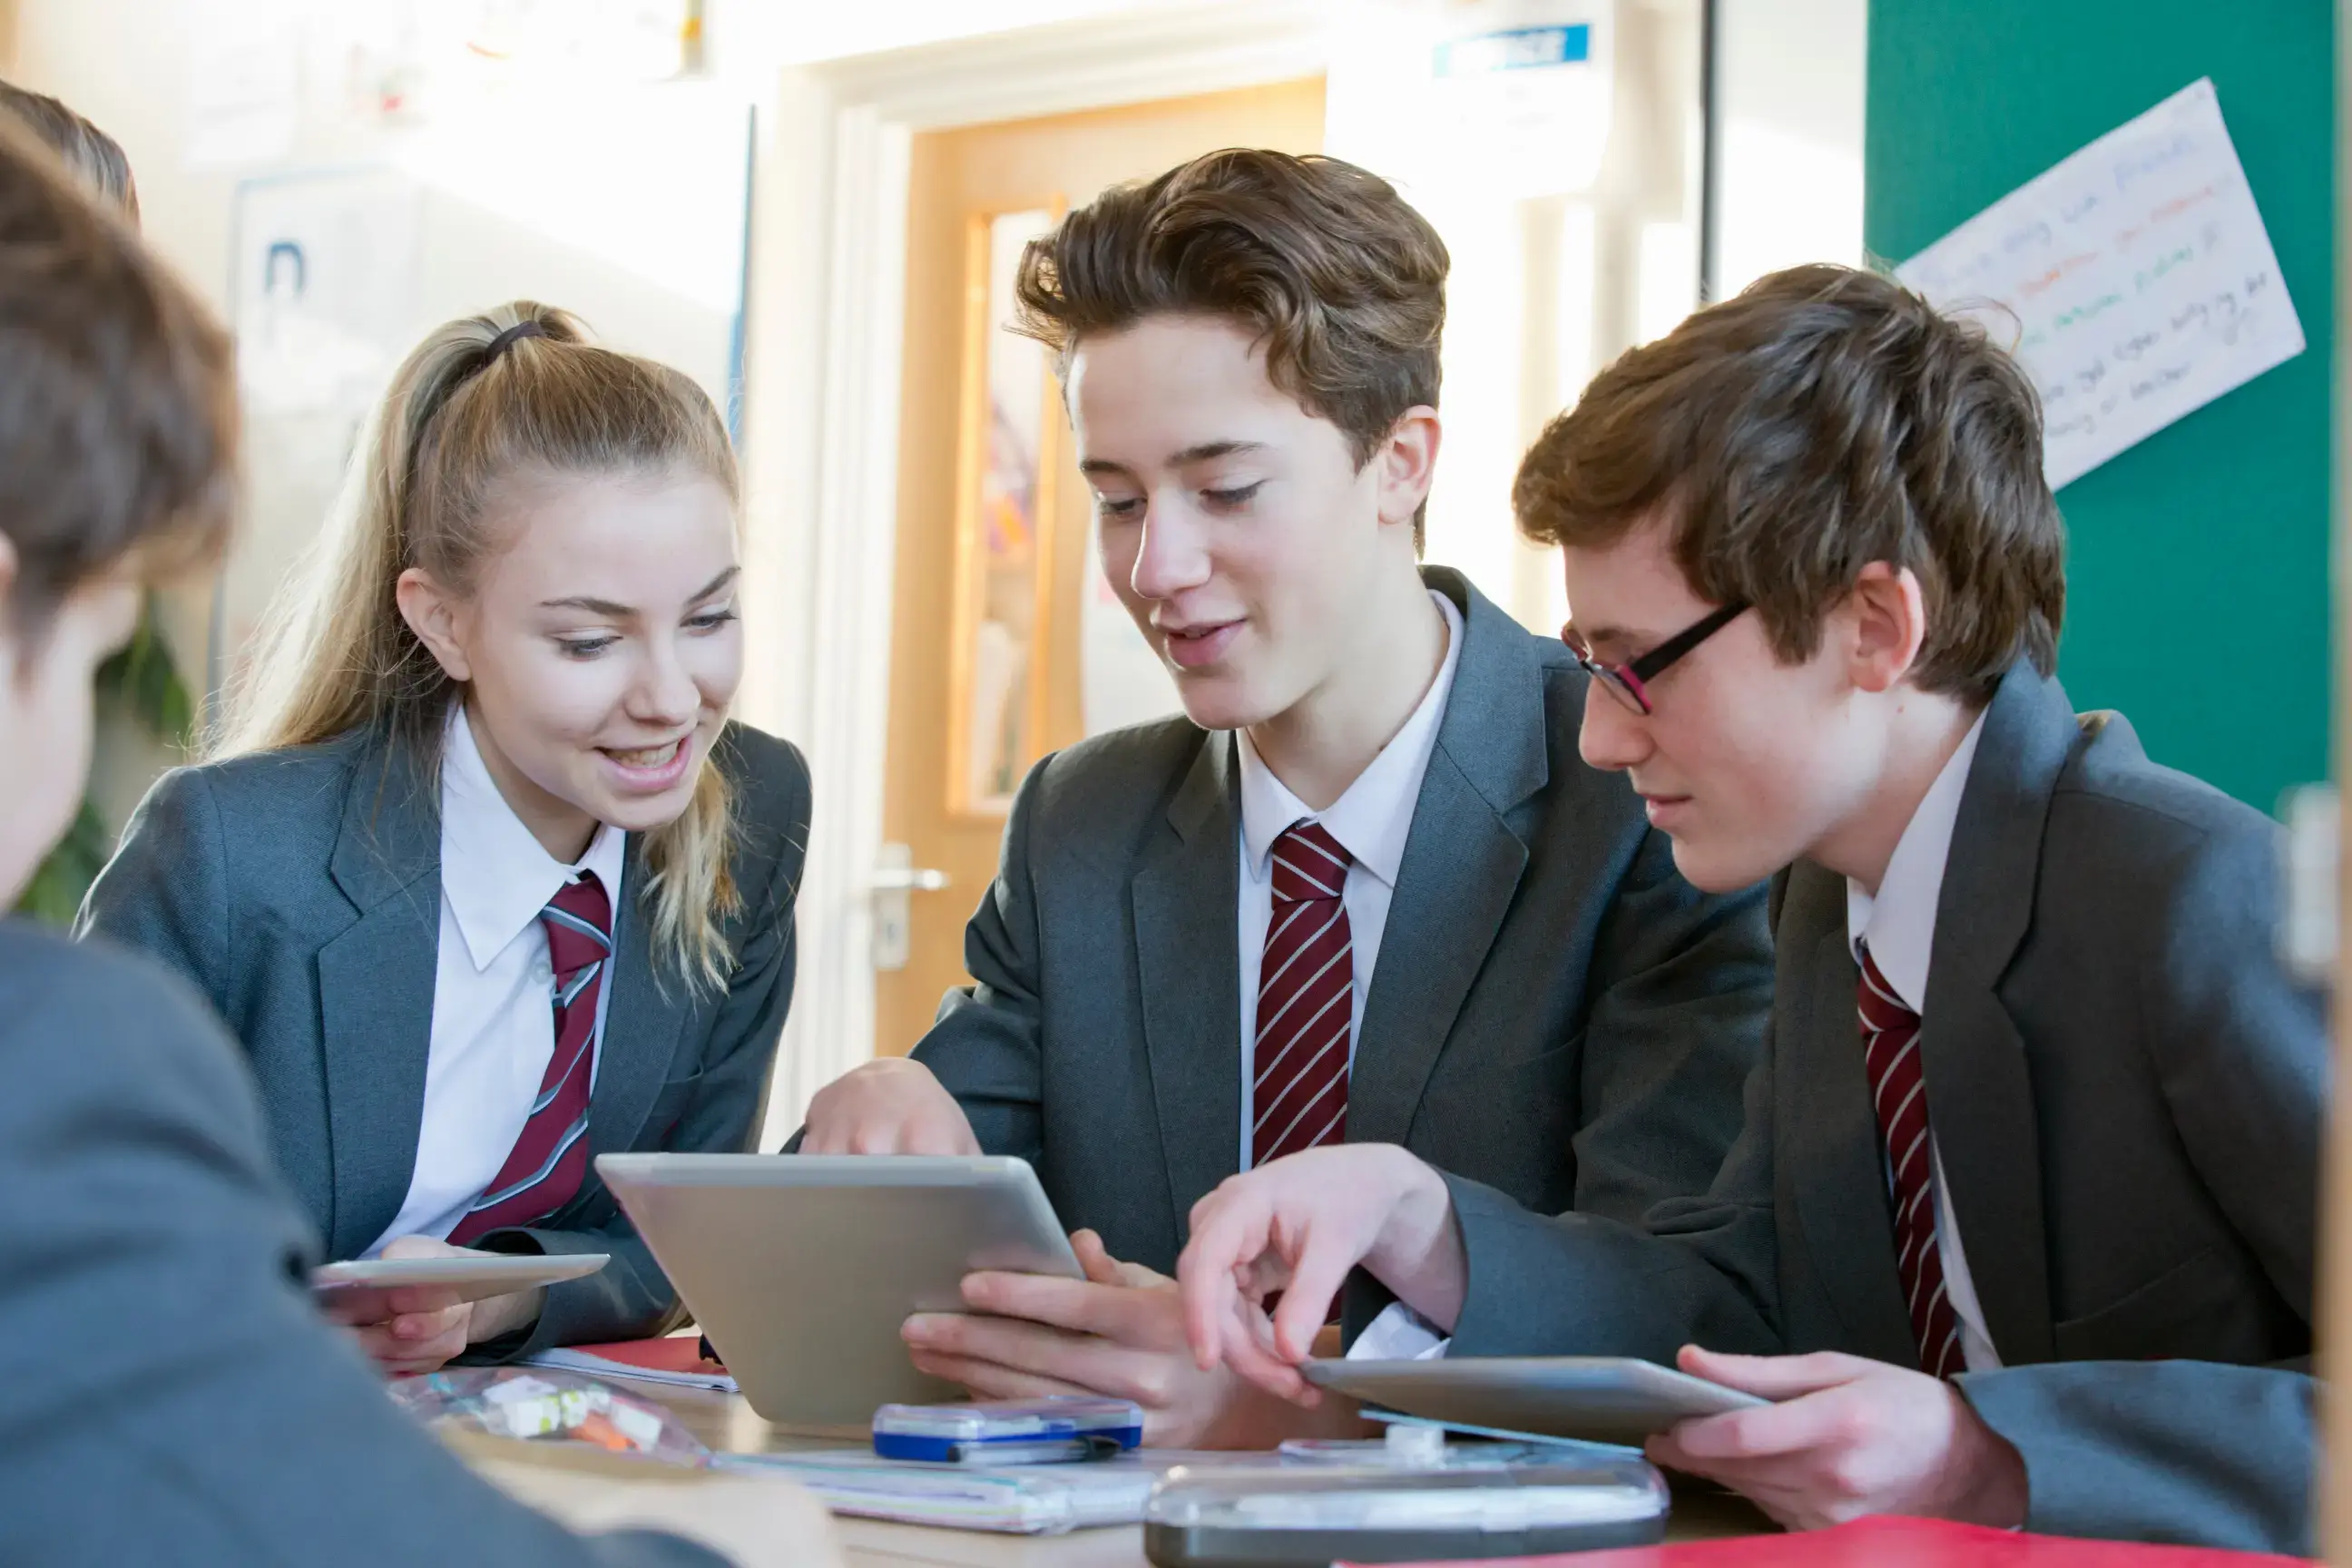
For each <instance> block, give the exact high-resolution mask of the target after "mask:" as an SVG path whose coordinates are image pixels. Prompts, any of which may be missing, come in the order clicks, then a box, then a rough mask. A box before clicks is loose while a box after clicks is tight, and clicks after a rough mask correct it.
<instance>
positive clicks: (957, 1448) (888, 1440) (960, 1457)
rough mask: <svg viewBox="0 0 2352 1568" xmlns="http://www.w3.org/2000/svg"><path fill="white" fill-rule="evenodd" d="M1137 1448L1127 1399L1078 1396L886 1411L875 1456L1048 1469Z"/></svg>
mask: <svg viewBox="0 0 2352 1568" xmlns="http://www.w3.org/2000/svg"><path fill="white" fill-rule="evenodd" d="M1142 1441H1143V1410H1142V1408H1141V1407H1140V1406H1139V1405H1135V1404H1134V1403H1132V1402H1131V1401H1129V1400H1125V1399H1096V1398H1091V1397H1087V1396H1081V1395H1076V1394H1070V1395H1064V1396H1060V1397H1055V1398H1047V1399H1007V1400H997V1401H993V1402H983V1403H979V1404H972V1405H884V1406H882V1408H881V1409H879V1410H877V1411H876V1412H875V1413H874V1452H875V1453H876V1454H877V1455H879V1456H880V1457H882V1458H886V1459H915V1460H920V1461H924V1462H927V1463H930V1464H944V1465H1019V1464H1032V1465H1035V1464H1054V1463H1057V1462H1060V1461H1065V1460H1072V1459H1099V1458H1109V1457H1110V1456H1112V1455H1114V1454H1118V1453H1121V1452H1124V1451H1125V1450H1127V1449H1129V1448H1132V1447H1137V1446H1138V1445H1139V1444H1140V1443H1141V1442H1142Z"/></svg>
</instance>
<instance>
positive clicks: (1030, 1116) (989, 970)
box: [913, 757, 1053, 1164]
mask: <svg viewBox="0 0 2352 1568" xmlns="http://www.w3.org/2000/svg"><path fill="white" fill-rule="evenodd" d="M1052 765H1053V759H1052V758H1051V757H1048V758H1046V759H1045V761H1044V762H1041V763H1038V764H1037V765H1036V766H1035V767H1034V768H1032V769H1031V770H1030V771H1029V776H1028V777H1027V778H1026V779H1024V781H1022V784H1021V790H1020V793H1019V794H1018V795H1016V796H1015V797H1014V798H1013V815H1012V816H1011V818H1010V820H1008V821H1007V822H1006V824H1005V827H1004V847H1003V851H1002V852H1001V856H1000V858H999V861H998V866H997V872H996V879H995V881H993V882H992V883H991V884H990V885H989V889H988V892H987V895H986V896H985V897H984V898H982V900H981V902H980V908H979V909H978V910H976V911H974V913H973V914H972V917H971V923H970V924H968V925H967V926H965V927H964V934H963V962H964V968H965V969H966V971H968V972H969V973H971V977H972V981H973V984H971V985H968V986H958V987H956V988H955V989H954V990H951V991H950V992H949V993H948V994H947V997H946V999H945V1000H944V1001H942V1002H941V1003H940V1013H939V1018H938V1021H937V1022H935V1023H934V1024H932V1026H931V1027H930V1029H929V1032H928V1033H926V1034H925V1035H924V1036H923V1037H922V1039H921V1040H920V1041H919V1042H918V1043H917V1044H916V1046H915V1049H914V1052H913V1055H914V1058H915V1059H916V1060H917V1061H919V1062H920V1063H922V1064H923V1065H924V1066H925V1067H927V1068H930V1069H931V1072H932V1074H933V1075H934V1076H935V1077H937V1078H938V1079H939V1080H940V1084H941V1085H943V1086H944V1087H945V1088H946V1089H947V1091H948V1092H949V1093H950V1094H952V1095H954V1096H955V1098H956V1101H957V1103H958V1104H960V1105H961V1106H962V1107H963V1113H964V1116H965V1118H966V1119H967V1120H968V1121H971V1130H972V1135H973V1136H974V1137H975V1138H977V1139H978V1140H979V1142H980V1146H981V1147H982V1149H984V1150H986V1151H987V1152H989V1153H991V1154H1015V1155H1018V1156H1020V1157H1021V1158H1022V1159H1024V1160H1027V1161H1029V1162H1030V1163H1033V1164H1034V1163H1036V1162H1037V1161H1038V1160H1039V1159H1040V1158H1041V1157H1042V1156H1043V1154H1044V1152H1045V1110H1044V1101H1045V1067H1044V1058H1043V1047H1042V1046H1041V1044H1040V1038H1041V1035H1042V1033H1043V1030H1042V1025H1041V1022H1040V1008H1039V1003H1038V997H1039V994H1040V993H1041V992H1042V990H1043V988H1044V987H1043V974H1042V973H1041V971H1042V968H1043V964H1044V951H1045V944H1044V942H1043V941H1042V939H1041V937H1040V933H1039V922H1038V912H1037V891H1036V879H1035V873H1034V868H1033V867H1032V866H1031V864H1030V858H1029V849H1030V844H1031V842H1032V840H1033V837H1034V835H1035V833H1036V815H1037V811H1038V796H1039V795H1040V794H1041V793H1042V790H1043V788H1044V782H1045V771H1046V769H1048V768H1049V767H1051V766H1052Z"/></svg>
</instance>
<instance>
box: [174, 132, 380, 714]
mask: <svg viewBox="0 0 2352 1568" xmlns="http://www.w3.org/2000/svg"><path fill="white" fill-rule="evenodd" d="M421 199H422V196H421V192H420V191H419V189H418V187H417V185H416V184H415V182H414V181H413V180H411V179H409V178H407V177H406V176H405V175H404V174H400V173H398V172H396V171H394V170H390V169H375V168H357V169H347V170H329V171H320V172H312V173H303V174H288V175H282V176H276V177H270V178H262V179H254V180H248V181H247V182H245V184H243V185H242V186H240V187H239V189H238V191H237V197H236V242H235V247H236V263H235V273H234V276H233V277H232V279H231V288H232V289H233V293H232V296H231V299H232V302H233V310H234V316H233V320H234V322H235V325H236V363H237V391H238V396H239V401H240V404H241V405H242V410H243V416H244V421H245V442H244V446H245V450H246V452H247V476H246V498H245V517H244V519H243V526H242V527H241V528H240V529H239V531H238V535H237V540H236V547H235V549H234V550H233V552H231V554H230V558H229V561H228V564H227V568H226V570H225V571H224V572H223V573H222V574H221V577H220V580H219V584H218V586H217V587H216V589H215V593H216V594H217V595H218V597H217V599H216V601H215V610H214V623H215V637H214V647H213V650H212V655H211V658H210V659H209V660H208V661H207V662H208V666H209V678H208V680H207V685H208V687H209V688H210V689H212V691H213V693H214V694H215V695H217V692H218V689H219V688H220V685H221V684H222V682H223V681H225V680H226V679H229V678H231V677H233V676H234V675H235V673H236V671H235V669H234V668H232V666H233V664H234V660H235V657H236V650H238V649H242V648H244V647H247V645H248V642H249V639H250V638H251V637H252V634H253V630H254V627H255V625H256V623H257V621H258V620H259V618H260V616H261V613H262V611H263V609H264V607H265V605H267V603H268V596H269V595H270V594H271V593H272V592H273V591H274V590H275V589H276V587H277V585H278V580H279V578H280V577H281V576H282V575H283V574H284V573H285V571H286V569H287V567H288V566H289V564H290V563H292V562H294V561H295V560H297V559H298V558H299V556H300V555H301V553H302V552H303V550H304V549H305V548H306V547H307V546H308V545H309V544H310V542H311V541H312V540H313V539H314V538H316V537H317V535H318V532H319V530H320V525H321V523H322V521H323V520H324V519H325V518H326V517H327V515H328V513H329V511H330V510H331V507H332V505H333V502H334V498H335V495H336V492H337V490H338V489H339V488H340V487H341V483H342V478H343V471H344V468H345V467H346V465H347V464H348V462H349V460H350V457H351V454H352V449H353V447H355V446H356V445H357V444H358V442H359V439H360V435H361V431H362V426H364V424H365V422H366V420H367V417H368V415H369V413H370V411H371V410H372V408H373V405H374V402H375V399H376V398H377V397H378V396H379V395H381V394H382V393H383V388H384V385H385V384H386V383H387V382H389V381H390V379H391V377H392V373H393V370H394V367H395V366H397V365H398V363H400V360H401V358H402V356H403V355H404V354H405V353H407V351H408V348H409V344H410V339H411V338H412V337H413V336H414V335H415V317H416V313H417V303H416V279H417V273H418V265H417V263H418V253H419V228H420V211H421Z"/></svg>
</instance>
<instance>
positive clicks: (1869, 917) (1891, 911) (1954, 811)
mask: <svg viewBox="0 0 2352 1568" xmlns="http://www.w3.org/2000/svg"><path fill="white" fill-rule="evenodd" d="M1983 734H1984V715H1983V714H1981V713H1979V714H1978V715H1977V721H1976V722H1975V723H1973V724H1971V725H1969V732H1968V734H1967V735H1965V736H1963V737H1962V738H1961V741H1960V743H1959V746H1958V749H1956V750H1955V751H1954V752H1952V754H1951V757H1950V759H1949V760H1948V761H1947V762H1946V763H1944V771H1943V772H1942V773H1937V775H1936V782H1935V783H1934V784H1930V785H1928V786H1927V795H1924V796H1923V797H1921V799H1920V801H1919V808H1918V809H1917V810H1916V811H1915V812H1913V813H1912V814H1911V821H1910V823H1909V824H1908V825H1907V826H1905V828H1904V829H1903V837H1901V838H1898V839H1896V840H1895V853H1894V854H1893V855H1892V856H1890V857H1888V858H1887V861H1886V875H1885V877H1884V878H1882V879H1880V880H1879V884H1878V896H1877V897H1876V898H1873V897H1872V896H1871V895H1870V894H1869V893H1867V892H1864V890H1863V886H1862V884H1861V883H1859V882H1857V881H1855V880H1854V879H1852V878H1851V877H1849V878H1847V879H1846V884H1845V931H1846V940H1847V941H1848V942H1852V943H1853V944H1855V947H1856V950H1857V951H1856V953H1855V957H1856V960H1857V961H1859V959H1860V956H1861V954H1860V952H1859V949H1860V945H1861V944H1862V943H1864V942H1868V943H1869V944H1870V956H1871V957H1872V958H1873V959H1874V960H1876V961H1877V963H1878V973H1881V974H1883V975H1885V977H1886V984H1889V985H1891V986H1893V987H1894V988H1895V995H1897V996H1899V997H1901V998H1902V1000H1903V1005H1905V1006H1906V1007H1908V1008H1910V1009H1911V1011H1913V1012H1914V1013H1918V1012H1924V1011H1925V1010H1926V1005H1927V961H1928V959H1929V958H1930V957H1931V956H1932V955H1933V954H1934V952H1935V950H1936V905H1937V902H1938V901H1939V900H1941V899H1942V898H1943V896H1944V863H1945V862H1946V861H1947V860H1948V859H1949V858H1950V857H1951V853H1952V828H1953V826H1954V825H1955V824H1957V823H1958V821H1959V816H1960V796H1961V795H1963V794H1964V793H1965V792H1966V791H1967V789H1968V784H1969V766H1970V764H1971V763H1974V762H1975V760H1976V754H1977V742H1978V741H1979V739H1980V738H1981V737H1982V736H1983Z"/></svg>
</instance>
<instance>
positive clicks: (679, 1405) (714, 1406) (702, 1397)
mask: <svg viewBox="0 0 2352 1568" xmlns="http://www.w3.org/2000/svg"><path fill="white" fill-rule="evenodd" d="M637 1386H638V1387H639V1389H640V1391H641V1392H642V1393H643V1394H645V1395H646V1397H647V1398H649V1399H653V1400H656V1401H657V1402H659V1403H660V1404H663V1405H667V1406H668V1407H669V1408H670V1409H671V1410H672V1411H673V1412H675V1413H676V1414H677V1418H678V1420H679V1421H680V1422H681V1423H682V1424H683V1425H684V1426H686V1427H687V1428H688V1430H690V1431H692V1432H693V1434H694V1435H695V1436H697V1437H699V1438H701V1439H702V1441H703V1442H704V1443H705V1444H706V1445H708V1446H709V1447H710V1448H711V1449H712V1450H713V1451H714V1452H718V1453H730V1454H776V1453H787V1452H790V1451H791V1450H792V1449H793V1448H796V1447H810V1446H811V1444H812V1442H813V1441H814V1440H813V1439H811V1438H809V1437H806V1436H795V1435H793V1434H789V1433H782V1432H778V1431H776V1430H775V1429H774V1428H773V1427H772V1426H769V1425H768V1423H767V1422H765V1421H763V1420H761V1418H760V1416H759V1415H758V1414H757V1413H755V1412H754V1411H753V1410H752V1409H751V1405H748V1404H746V1403H745V1402H744V1400H743V1398H742V1396H741V1395H740V1394H708V1393H705V1392H703V1391H702V1390H700V1389H693V1388H666V1387H656V1386H653V1385H650V1384H640V1385H637ZM832 1441H833V1443H834V1444H837V1443H838V1442H839V1441H840V1439H838V1438H836V1439H833V1440H832ZM1772 1528H1773V1525H1772V1523H1771V1521H1769V1520H1767V1519H1766V1518H1765V1517H1764V1516H1763V1515H1762V1514H1760V1513H1759V1512H1758V1511H1757V1510H1755V1509H1754V1508H1753V1507H1751V1506H1749V1505H1748V1503H1747V1502H1746V1501H1744V1500H1741V1499H1739V1498H1736V1497H1732V1496H1729V1495H1728V1494H1727V1493H1723V1492H1711V1491H1710V1492H1696V1491H1694V1492H1689V1493H1684V1492H1680V1491H1677V1492H1676V1493H1675V1511H1674V1516H1673V1518H1672V1520H1671V1521H1669V1522H1668V1523H1667V1526H1666V1539H1667V1540H1669V1541H1707V1540H1713V1539H1716V1538H1717V1537H1720V1536H1729V1535H1755V1534H1759V1533H1761V1532H1762V1531H1769V1530H1770V1529H1772ZM834 1531H835V1535H836V1537H837V1538H838V1539H839V1541H840V1542H841V1546H842V1553H843V1556H844V1558H845V1560H846V1562H847V1563H848V1564H849V1568H1143V1562H1144V1558H1143V1527H1142V1526H1140V1525H1122V1526H1118V1527H1116V1528H1113V1529H1108V1530H1077V1531H1071V1532H1070V1533H1068V1534H1067V1535H997V1534H992V1533H990V1532H988V1531H971V1530H938V1529H931V1528H929V1527H926V1526H922V1525H912V1524H886V1523H883V1522H882V1521H878V1520H867V1519H845V1518H841V1517H838V1516H836V1517H835V1520H834Z"/></svg>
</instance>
